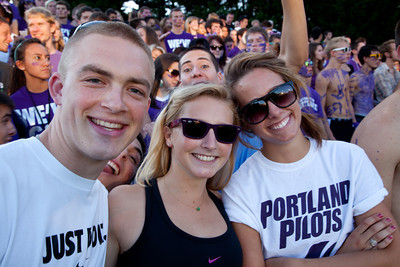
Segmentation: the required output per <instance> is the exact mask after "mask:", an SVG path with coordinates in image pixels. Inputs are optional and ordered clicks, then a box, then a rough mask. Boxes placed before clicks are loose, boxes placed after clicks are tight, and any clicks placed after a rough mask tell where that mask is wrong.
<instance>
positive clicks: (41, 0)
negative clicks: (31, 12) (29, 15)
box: [35, 0, 45, 7]
mask: <svg viewBox="0 0 400 267" xmlns="http://www.w3.org/2000/svg"><path fill="white" fill-rule="evenodd" d="M44 3H45V0H35V4H36V6H41V7H44Z"/></svg>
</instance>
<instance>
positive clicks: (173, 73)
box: [167, 69, 179, 77]
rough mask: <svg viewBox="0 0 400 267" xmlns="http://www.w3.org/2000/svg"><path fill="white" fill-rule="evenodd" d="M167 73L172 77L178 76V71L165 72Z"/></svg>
mask: <svg viewBox="0 0 400 267" xmlns="http://www.w3.org/2000/svg"><path fill="white" fill-rule="evenodd" d="M167 71H168V72H169V74H171V76H173V77H178V76H179V70H173V69H171V70H167Z"/></svg>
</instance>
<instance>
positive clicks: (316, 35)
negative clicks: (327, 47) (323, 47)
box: [310, 26, 322, 43]
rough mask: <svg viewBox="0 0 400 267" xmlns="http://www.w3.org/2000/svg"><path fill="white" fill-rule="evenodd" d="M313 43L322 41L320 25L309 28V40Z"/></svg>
mask: <svg viewBox="0 0 400 267" xmlns="http://www.w3.org/2000/svg"><path fill="white" fill-rule="evenodd" d="M310 42H313V43H321V42H322V30H321V28H320V27H318V26H317V27H314V28H312V30H311V40H310Z"/></svg>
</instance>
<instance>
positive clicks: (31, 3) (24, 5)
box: [18, 0, 35, 36]
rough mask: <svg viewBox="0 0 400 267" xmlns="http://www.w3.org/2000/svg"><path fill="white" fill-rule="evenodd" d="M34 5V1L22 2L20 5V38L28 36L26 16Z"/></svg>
mask: <svg viewBox="0 0 400 267" xmlns="http://www.w3.org/2000/svg"><path fill="white" fill-rule="evenodd" d="M34 3H35V1H34V0H21V1H19V3H18V10H19V14H21V15H20V17H18V32H19V35H20V36H27V35H28V25H27V21H26V20H25V19H26V18H25V16H24V14H25V11H27V10H28V9H30V8H31V7H34V6H35V4H34Z"/></svg>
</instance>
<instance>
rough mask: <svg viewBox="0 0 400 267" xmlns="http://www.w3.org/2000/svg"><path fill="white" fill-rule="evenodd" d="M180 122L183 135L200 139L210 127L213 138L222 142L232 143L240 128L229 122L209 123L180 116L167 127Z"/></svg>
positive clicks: (174, 125) (172, 126)
mask: <svg viewBox="0 0 400 267" xmlns="http://www.w3.org/2000/svg"><path fill="white" fill-rule="evenodd" d="M180 123H181V124H182V132H183V135H184V136H186V137H187V138H191V139H202V138H204V136H206V135H207V133H208V131H209V130H210V129H211V128H212V129H213V130H214V135H215V139H217V141H218V142H220V143H224V144H232V143H234V142H235V141H236V138H237V137H238V135H239V133H240V131H241V130H242V128H240V127H239V126H235V125H230V124H210V123H207V122H204V121H200V120H196V119H189V118H180V119H177V120H174V121H172V122H171V123H170V124H169V127H171V128H174V127H176V126H177V125H179V124H180Z"/></svg>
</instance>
